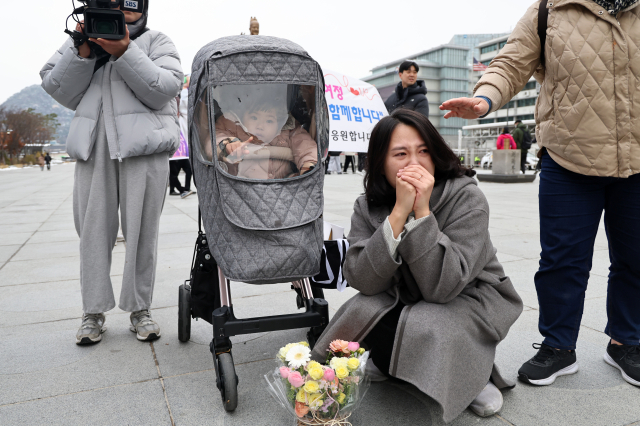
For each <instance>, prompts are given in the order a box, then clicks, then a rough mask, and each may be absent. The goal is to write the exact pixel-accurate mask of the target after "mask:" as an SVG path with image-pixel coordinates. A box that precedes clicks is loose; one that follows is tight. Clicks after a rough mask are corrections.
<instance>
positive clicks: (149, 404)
mask: <svg viewBox="0 0 640 426" xmlns="http://www.w3.org/2000/svg"><path fill="white" fill-rule="evenodd" d="M0 419H2V423H3V424H5V425H33V426H36V425H43V426H53V425H60V426H68V425H104V426H120V425H131V426H133V425H140V426H148V425H171V419H170V417H169V411H168V409H167V405H166V402H165V398H164V394H163V390H162V386H161V384H160V381H159V380H153V381H145V382H142V383H132V384H124V385H120V386H112V387H103V388H100V389H96V390H87V391H84V392H80V393H72V394H68V395H61V396H56V397H53V398H44V399H38V400H35V401H29V402H25V403H21V404H14V405H5V406H0Z"/></svg>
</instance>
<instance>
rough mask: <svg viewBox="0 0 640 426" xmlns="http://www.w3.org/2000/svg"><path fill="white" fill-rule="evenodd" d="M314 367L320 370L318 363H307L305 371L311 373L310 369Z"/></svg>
mask: <svg viewBox="0 0 640 426" xmlns="http://www.w3.org/2000/svg"><path fill="white" fill-rule="evenodd" d="M316 367H320V368H322V365H320V363H319V362H316V361H309V364H307V371H311V369H312V368H316Z"/></svg>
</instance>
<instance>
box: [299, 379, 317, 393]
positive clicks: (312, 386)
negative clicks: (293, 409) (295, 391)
mask: <svg viewBox="0 0 640 426" xmlns="http://www.w3.org/2000/svg"><path fill="white" fill-rule="evenodd" d="M303 389H304V390H305V392H307V393H316V392H318V391H319V390H320V385H318V382H314V381H313V380H310V381H308V382H307V383H305V384H304V387H303Z"/></svg>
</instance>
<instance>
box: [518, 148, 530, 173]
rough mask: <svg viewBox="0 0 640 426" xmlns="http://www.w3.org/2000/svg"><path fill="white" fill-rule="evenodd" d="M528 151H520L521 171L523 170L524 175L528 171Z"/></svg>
mask: <svg viewBox="0 0 640 426" xmlns="http://www.w3.org/2000/svg"><path fill="white" fill-rule="evenodd" d="M528 151H529V150H528V149H521V150H520V170H522V172H523V173H525V172H526V171H527V152H528Z"/></svg>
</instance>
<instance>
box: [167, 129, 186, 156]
mask: <svg viewBox="0 0 640 426" xmlns="http://www.w3.org/2000/svg"><path fill="white" fill-rule="evenodd" d="M182 158H189V144H188V143H187V141H186V140H184V136H182V132H180V148H178V150H177V151H176V153H175V154H173V157H171V159H172V160H179V159H182Z"/></svg>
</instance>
